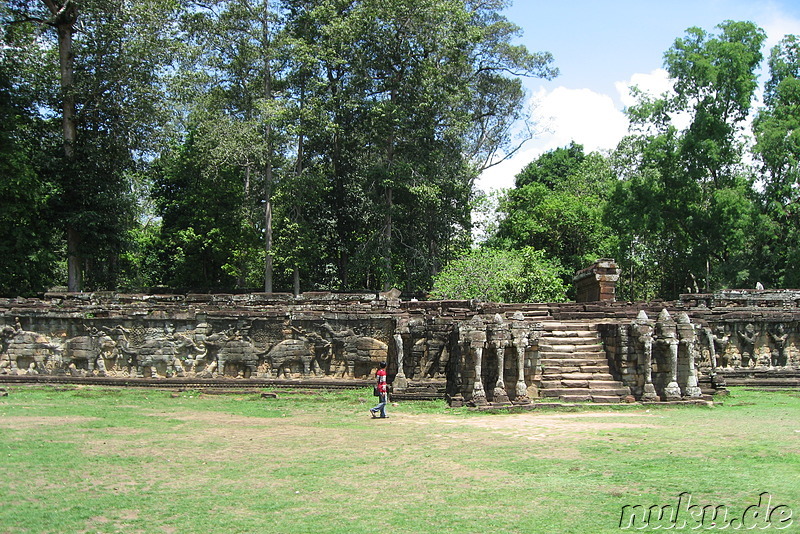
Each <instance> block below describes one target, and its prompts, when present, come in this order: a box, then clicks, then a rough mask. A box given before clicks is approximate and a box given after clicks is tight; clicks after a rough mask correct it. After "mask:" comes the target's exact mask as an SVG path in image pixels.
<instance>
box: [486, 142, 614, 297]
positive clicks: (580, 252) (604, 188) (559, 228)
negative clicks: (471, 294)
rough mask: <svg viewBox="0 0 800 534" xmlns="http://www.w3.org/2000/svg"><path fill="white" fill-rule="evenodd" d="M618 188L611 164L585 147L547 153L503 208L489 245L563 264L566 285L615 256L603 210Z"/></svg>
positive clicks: (523, 173) (519, 181)
mask: <svg viewBox="0 0 800 534" xmlns="http://www.w3.org/2000/svg"><path fill="white" fill-rule="evenodd" d="M613 182H614V177H613V174H612V169H611V166H610V163H609V161H608V159H607V158H606V157H605V156H603V155H601V154H599V153H596V152H595V153H591V154H584V151H583V146H581V145H579V144H576V143H572V144H570V146H568V147H564V148H558V149H555V150H552V151H550V152H546V153H544V154H542V155H541V156H540V157H538V158H537V159H536V160H534V161H532V162H531V163H530V164H528V165H527V166H526V167H525V168H524V169H522V171H520V173H519V174H518V175H517V178H516V184H517V185H516V187H515V188H514V189H511V190H509V191H508V192H506V194H505V196H504V197H503V198H502V199H501V201H500V205H499V209H498V211H499V213H500V214H501V220H500V223H499V226H498V229H497V233H496V234H495V236H494V237H493V238H491V239H489V241H488V243H487V244H488V245H490V246H495V247H502V248H513V249H518V248H523V247H533V248H536V249H539V250H542V251H543V252H544V253H545V254H546V255H547V257H549V258H552V259H554V260H557V262H558V263H559V264H560V265H561V266H562V267H563V269H564V271H563V272H562V273H561V275H562V278H563V279H564V281H565V282H566V283H569V281H570V280H571V278H572V275H573V274H574V273H575V271H577V270H579V269H582V268H583V267H585V266H586V265H588V264H590V263H591V262H592V261H594V260H596V259H597V258H601V257H604V256H607V255H609V254H611V253H612V251H613V250H614V246H615V242H614V238H613V232H611V231H610V229H609V228H608V226H607V225H606V224H605V223H604V221H603V210H604V208H605V204H606V202H607V200H608V195H609V191H610V189H611V187H612V184H613Z"/></svg>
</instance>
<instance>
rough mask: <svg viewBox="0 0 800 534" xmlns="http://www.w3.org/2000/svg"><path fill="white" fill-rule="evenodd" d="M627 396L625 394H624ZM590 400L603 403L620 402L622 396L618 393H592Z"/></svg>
mask: <svg viewBox="0 0 800 534" xmlns="http://www.w3.org/2000/svg"><path fill="white" fill-rule="evenodd" d="M625 396H626V397H627V395H625ZM592 402H603V403H619V402H622V397H620V396H619V395H609V396H603V395H592Z"/></svg>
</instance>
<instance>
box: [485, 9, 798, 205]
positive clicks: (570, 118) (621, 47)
mask: <svg viewBox="0 0 800 534" xmlns="http://www.w3.org/2000/svg"><path fill="white" fill-rule="evenodd" d="M513 1H514V4H513V5H512V6H511V7H509V8H508V9H507V10H506V11H505V12H504V13H505V15H506V17H507V18H508V19H509V20H510V21H512V22H514V23H515V24H516V25H518V26H519V27H520V28H521V29H522V32H523V35H522V36H521V37H520V39H519V41H518V42H519V43H521V44H524V45H526V46H527V47H528V49H529V50H532V51H548V52H551V53H552V54H553V56H554V59H555V61H554V64H555V66H557V67H558V68H559V69H560V71H561V74H560V75H559V76H558V77H557V78H555V79H554V80H552V81H545V80H539V79H526V80H525V86H526V88H527V90H528V92H529V94H530V96H531V102H530V105H532V106H534V108H535V111H534V114H535V116H537V117H538V121H537V123H538V128H539V130H540V131H539V133H538V135H537V136H536V138H535V139H533V140H531V141H529V142H527V143H526V144H525V145H524V147H523V149H522V150H521V151H520V152H519V153H518V155H517V156H516V157H514V158H512V159H511V160H509V161H506V162H504V163H502V164H500V165H497V166H495V167H492V168H491V169H488V170H487V171H485V172H484V174H483V176H482V177H481V179H480V180H479V182H478V187H480V188H482V189H484V190H491V189H500V188H507V187H512V186H513V183H514V175H516V173H517V172H519V170H520V169H521V168H522V167H523V166H524V165H526V164H527V163H529V162H530V161H531V160H533V159H534V158H536V157H537V156H538V155H539V154H541V153H542V152H544V151H546V150H551V149H553V148H556V147H558V146H565V145H567V144H569V142H570V140H572V139H574V140H576V141H577V142H580V143H582V144H584V146H585V147H586V149H587V150H605V149H611V148H613V147H614V146H615V145H616V143H617V142H618V141H619V139H620V138H621V137H622V135H624V134H625V131H626V128H627V121H626V120H625V117H624V115H623V114H622V110H623V109H624V107H625V105H626V104H630V103H631V101H630V99H629V98H628V95H627V89H626V88H627V86H629V85H631V84H636V85H639V86H640V87H642V88H649V89H651V90H653V91H658V92H660V91H662V90H664V89H666V88H667V84H668V81H667V79H666V73H665V72H664V71H663V69H662V67H663V55H664V52H665V51H666V50H667V49H668V48H669V47H670V46H671V45H672V43H673V42H674V41H675V39H676V38H677V37H681V36H683V35H684V32H685V30H686V29H687V28H689V27H691V26H698V27H700V28H703V29H704V30H706V31H709V32H711V33H716V30H715V28H714V27H715V26H716V25H717V24H719V23H720V22H722V21H724V20H728V19H730V20H749V21H752V22H755V23H756V24H758V25H759V26H760V27H761V28H763V29H764V30H765V31H766V33H767V44H766V46H765V47H764V50H763V53H764V55H765V57H766V55H767V54H768V53H769V48H771V47H772V46H773V45H774V44H776V43H777V42H778V41H779V40H780V39H781V38H783V36H784V35H786V34H789V33H793V34H797V35H800V0H771V1H767V0H749V1H743V0H694V1H689V0H672V1H670V2H664V1H660V2H656V1H651V0H638V1H634V0H606V1H602V0H566V1H563V2H559V1H549V2H540V1H536V0H513ZM764 77H765V74H762V76H761V80H762V81H763V78H764Z"/></svg>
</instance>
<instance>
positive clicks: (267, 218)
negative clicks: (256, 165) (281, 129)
mask: <svg viewBox="0 0 800 534" xmlns="http://www.w3.org/2000/svg"><path fill="white" fill-rule="evenodd" d="M269 48H270V39H269V0H264V97H265V98H266V99H267V101H270V100H272V71H271V69H270V58H269V54H270V50H269ZM270 121H271V117H267V124H266V128H265V131H264V135H265V136H266V141H267V157H266V168H265V170H264V171H265V172H264V248H265V252H266V258H265V260H266V261H265V265H264V292H265V293H272V274H273V272H272V271H273V268H272V139H271V138H272V124H271V122H270Z"/></svg>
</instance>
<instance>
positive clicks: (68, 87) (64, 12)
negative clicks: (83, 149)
mask: <svg viewBox="0 0 800 534" xmlns="http://www.w3.org/2000/svg"><path fill="white" fill-rule="evenodd" d="M44 3H45V5H46V6H47V8H48V9H49V10H50V12H51V13H52V14H53V20H54V23H55V26H56V33H57V34H58V64H59V71H60V73H61V110H62V112H61V127H62V130H63V137H64V156H65V158H66V172H75V169H74V165H73V162H74V159H75V140H76V139H77V137H78V131H77V128H76V126H75V114H76V111H75V90H74V79H73V74H74V66H73V59H74V56H73V52H72V34H73V33H74V31H75V22H76V21H77V20H78V7H77V6H76V5H75V3H74V2H73V1H72V0H67V1H66V2H64V4H63V5H58V4H56V3H55V2H54V1H53V0H44ZM66 231H67V289H68V290H69V291H80V290H81V286H82V285H83V276H82V272H83V271H82V266H81V263H82V262H81V255H80V242H81V232H80V231H79V230H78V229H77V228H75V227H74V226H73V225H72V224H69V223H68V224H67V228H66Z"/></svg>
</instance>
